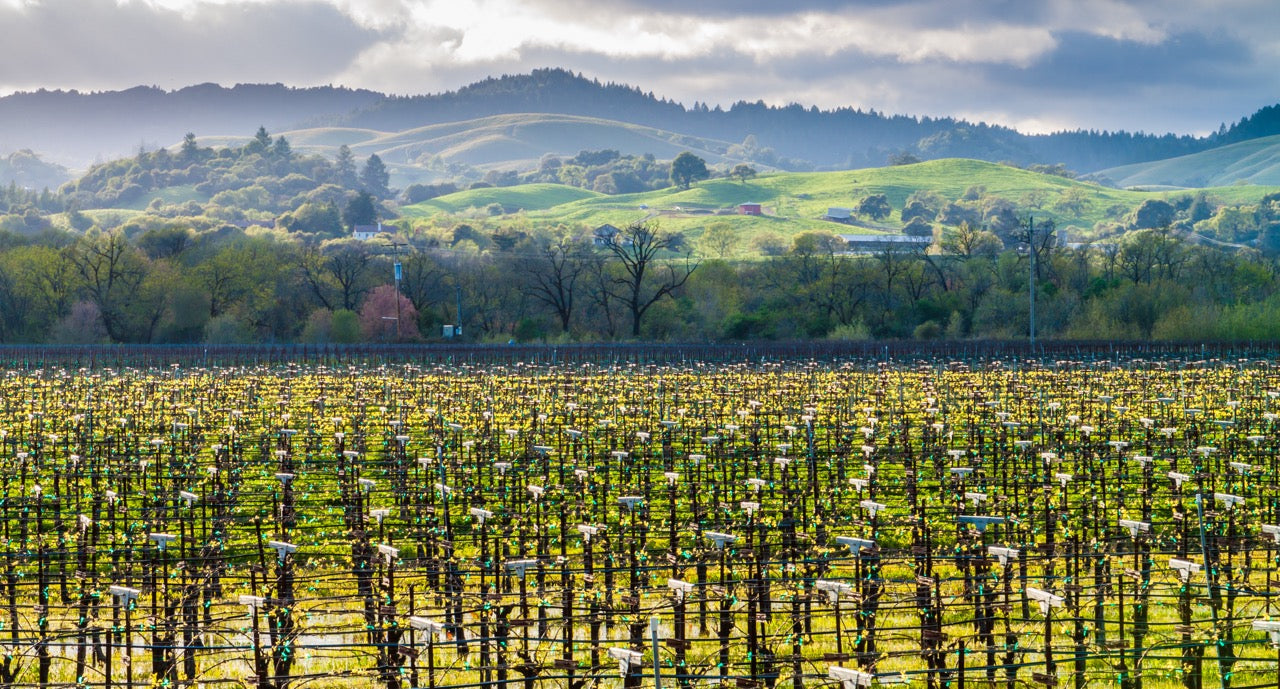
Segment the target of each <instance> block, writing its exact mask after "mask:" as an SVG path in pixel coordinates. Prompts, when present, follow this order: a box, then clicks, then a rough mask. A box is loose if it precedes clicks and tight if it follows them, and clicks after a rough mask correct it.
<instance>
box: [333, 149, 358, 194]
mask: <svg viewBox="0 0 1280 689" xmlns="http://www.w3.org/2000/svg"><path fill="white" fill-rule="evenodd" d="M333 167H334V175H335V177H336V180H335V181H336V182H337V184H338V185H339V186H341V187H343V188H346V189H355V188H356V158H355V156H354V155H352V154H351V147H350V146H348V145H346V144H342V145H341V146H339V147H338V158H337V160H335V161H334V162H333Z"/></svg>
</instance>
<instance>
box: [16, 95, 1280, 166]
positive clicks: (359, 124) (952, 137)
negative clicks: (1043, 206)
mask: <svg viewBox="0 0 1280 689" xmlns="http://www.w3.org/2000/svg"><path fill="white" fill-rule="evenodd" d="M513 113H543V114H548V113H553V114H562V115H574V116H580V117H591V118H599V119H608V120H617V121H620V122H624V123H629V124H634V125H641V126H646V127H653V128H656V129H661V130H665V131H669V132H674V133H678V134H685V135H689V136H692V137H698V138H703V139H714V140H718V141H725V142H741V143H738V144H737V145H738V146H739V147H740V148H741V150H735V151H730V152H728V153H729V155H730V157H733V158H739V157H742V158H750V159H752V160H756V161H759V162H762V163H765V164H771V165H777V166H778V167H782V168H790V169H808V168H816V169H847V168H859V167H866V166H875V165H883V164H885V162H886V160H887V159H888V158H889V157H890V156H891V155H898V156H900V157H901V156H903V155H909V156H914V157H917V158H921V159H936V158H948V157H967V158H976V159H981V160H990V161H1011V162H1015V163H1018V164H1024V165H1025V164H1033V163H1040V164H1054V163H1064V164H1066V166H1067V167H1068V168H1071V169H1073V170H1076V171H1079V172H1090V171H1094V170H1099V169H1103V168H1114V167H1118V166H1123V165H1130V164H1134V163H1142V162H1149V161H1154V160H1160V159H1164V158H1172V157H1175V156H1182V155H1188V154H1192V153H1198V152H1201V151H1205V150H1208V149H1210V148H1214V147H1216V146H1219V145H1223V144H1226V143H1235V142H1239V141H1245V140H1249V139H1253V138H1258V137H1261V136H1269V135H1274V134H1280V106H1268V107H1266V108H1263V109H1261V110H1259V111H1258V112H1256V113H1254V114H1253V115H1251V116H1249V117H1246V118H1243V119H1241V120H1240V121H1239V122H1238V123H1236V124H1234V125H1232V126H1231V127H1230V128H1228V127H1226V126H1223V127H1221V128H1219V130H1218V131H1217V132H1215V133H1214V134H1212V135H1210V136H1206V137H1192V136H1185V135H1184V136H1177V135H1172V134H1166V135H1152V134H1145V133H1129V132H1104V131H1074V132H1061V133H1055V134H1046V135H1029V134H1023V133H1020V132H1017V131H1015V130H1013V129H1010V128H1008V127H1002V126H998V125H989V124H984V123H971V122H967V121H964V120H959V119H954V118H931V117H921V118H917V117H911V116H906V115H884V114H881V113H879V112H876V111H874V110H871V111H864V110H859V109H853V108H838V109H835V110H820V109H818V108H816V107H804V106H801V105H788V106H781V107H777V106H768V105H765V104H764V103H763V102H759V101H757V102H754V103H749V102H745V101H744V102H739V103H735V104H734V105H732V106H730V107H729V108H727V109H722V108H720V107H715V108H711V107H708V106H707V105H705V104H702V103H694V104H693V105H691V106H686V105H683V104H681V103H677V102H674V101H671V100H668V99H665V98H661V97H658V96H656V95H654V94H653V93H647V92H644V91H642V90H641V89H639V88H637V87H634V86H627V85H622V84H615V83H601V82H599V81H597V80H592V79H587V78H585V77H583V76H581V75H577V74H574V73H572V72H569V71H567V70H563V69H540V70H534V71H532V72H530V73H528V74H519V75H505V76H501V77H492V78H489V79H484V80H482V81H479V82H476V83H474V84H471V85H468V86H465V87H463V88H460V89H457V90H455V91H448V92H444V93H438V94H432V95H424V96H387V95H384V94H381V93H377V92H374V91H367V90H358V89H348V88H341V87H329V86H325V87H312V88H294V87H287V86H283V85H280V84H239V85H236V86H233V87H223V86H218V85H216V84H200V85H196V86H190V87H186V88H183V89H178V90H176V91H165V90H162V89H158V88H154V87H137V88H132V89H128V90H124V91H108V92H94V93H82V92H76V91H45V90H41V91H35V92H25V93H16V94H13V95H10V96H6V97H3V98H0V155H5V154H8V153H11V152H13V151H17V150H20V149H31V150H34V151H36V152H37V153H39V154H41V155H42V156H44V157H45V158H47V159H49V160H51V161H53V162H57V163H61V164H64V165H69V166H72V167H83V166H86V165H88V164H89V163H90V162H91V161H93V160H95V159H96V160H105V159H111V158H115V157H120V156H122V155H129V154H131V153H133V152H136V151H137V150H138V149H139V147H143V148H155V147H159V146H171V145H174V144H176V143H178V142H179V141H180V140H181V139H182V137H183V135H184V134H186V133H187V132H194V133H195V134H197V135H198V136H201V137H205V136H245V135H248V134H250V133H252V132H253V131H254V130H256V129H257V127H258V126H259V125H262V126H265V127H267V129H268V130H271V131H282V130H294V129H302V128H310V127H326V126H341V127H353V128H367V129H373V130H378V131H381V132H387V133H394V132H399V131H404V130H410V129H416V128H422V127H427V126H431V125H436V124H443V123H449V122H458V121H462V120H479V119H483V118H487V117H493V116H497V115H508V114H513Z"/></svg>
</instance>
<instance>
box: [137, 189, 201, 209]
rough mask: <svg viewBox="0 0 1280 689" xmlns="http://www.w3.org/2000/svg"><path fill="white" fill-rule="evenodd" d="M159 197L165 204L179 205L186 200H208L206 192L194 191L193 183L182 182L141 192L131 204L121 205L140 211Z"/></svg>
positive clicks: (199, 201)
mask: <svg viewBox="0 0 1280 689" xmlns="http://www.w3.org/2000/svg"><path fill="white" fill-rule="evenodd" d="M156 199H159V200H160V202H161V203H163V204H165V205H179V204H183V203H186V202H188V201H195V202H196V203H206V202H208V200H209V196H208V195H207V194H201V193H200V192H198V191H196V188H195V185H193V184H183V185H179V186H175V187H165V188H163V189H155V190H152V191H149V192H147V193H146V194H143V195H142V197H141V198H139V199H138V200H137V201H134V202H133V203H131V204H128V205H126V206H123V208H125V209H127V210H135V211H141V210H146V208H147V206H149V205H151V202H152V201H155V200H156Z"/></svg>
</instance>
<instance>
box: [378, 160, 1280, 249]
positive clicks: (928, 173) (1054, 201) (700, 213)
mask: <svg viewBox="0 0 1280 689" xmlns="http://www.w3.org/2000/svg"><path fill="white" fill-rule="evenodd" d="M970 187H978V188H980V190H982V191H984V192H987V193H991V195H996V196H1000V197H1004V199H1007V200H1010V201H1012V202H1014V204H1016V205H1018V206H1019V209H1020V210H1021V211H1024V213H1033V214H1034V215H1036V216H1039V218H1044V219H1052V220H1053V222H1055V223H1056V224H1057V225H1059V227H1064V228H1065V227H1073V228H1075V229H1073V232H1075V233H1076V234H1078V237H1076V238H1082V239H1087V238H1089V234H1091V231H1092V228H1093V225H1094V224H1096V223H1098V222H1101V220H1108V219H1119V218H1120V216H1123V215H1125V214H1128V213H1130V211H1132V210H1133V209H1135V207H1137V206H1138V205H1140V204H1142V202H1143V201H1144V200H1147V199H1167V197H1175V196H1179V195H1185V193H1187V192H1185V191H1164V192H1142V191H1126V190H1115V188H1108V187H1102V186H1098V184H1093V183H1087V182H1078V181H1074V179H1068V178H1064V177H1055V175H1047V174H1038V173H1033V172H1028V170H1023V169H1018V168H1010V166H1006V165H998V164H995V163H984V161H979V160H964V159H947V160H931V161H927V163H919V164H915V165H900V166H891V168H869V169H863V170H849V172H829V173H774V174H765V175H760V177H758V178H755V179H750V181H748V182H745V183H742V182H737V181H731V179H723V178H721V179H710V181H705V182H701V183H699V184H694V186H692V187H691V188H689V190H678V188H667V190H658V191H650V192H644V193H631V195H618V196H605V195H598V193H590V192H584V191H581V190H572V192H575V193H570V191H568V188H567V187H559V188H558V190H561V191H557V192H556V193H550V191H549V190H556V188H557V187H556V186H553V184H532V186H524V187H507V188H492V190H474V191H466V192H458V193H454V195H449V196H442V197H439V199H434V200H431V201H428V202H425V204H419V205H416V206H407V207H406V209H403V211H404V214H406V216H410V218H421V216H428V215H435V214H440V213H457V211H460V210H463V209H467V207H484V206H485V205H488V204H494V202H497V204H500V205H503V206H511V207H521V209H525V210H526V211H529V213H527V215H529V219H530V220H532V222H534V223H536V224H548V225H552V224H561V223H564V224H570V225H581V227H598V225H600V224H604V223H612V224H614V225H620V224H626V223H632V222H637V220H643V219H646V218H649V219H657V220H658V222H659V223H660V224H663V225H666V227H671V228H672V229H682V231H691V232H694V233H695V234H696V232H698V231H699V229H700V228H701V227H705V225H707V224H708V223H709V222H712V220H713V219H721V220H726V222H730V223H732V224H733V225H735V227H736V228H740V229H741V231H744V232H745V233H748V232H754V231H759V229H763V228H768V229H772V231H777V232H782V233H785V234H787V236H791V234H795V233H799V232H805V231H810V229H824V231H829V232H849V229H847V228H846V227H845V225H841V224H837V223H829V222H824V220H822V216H823V215H824V214H826V213H827V209H828V207H831V206H844V207H849V206H854V205H856V202H858V200H860V199H861V197H864V196H868V195H873V193H884V195H886V196H887V197H888V200H890V204H891V205H892V206H893V209H895V211H893V214H892V215H891V216H890V218H888V219H887V220H886V223H884V227H883V229H893V228H896V227H900V219H899V213H900V211H901V207H902V205H904V204H905V202H906V199H908V197H909V196H910V195H911V193H914V192H916V191H922V190H927V191H933V192H936V193H938V195H940V196H942V197H943V199H946V200H955V199H959V197H960V196H961V195H964V193H965V192H966V191H969V190H970ZM1206 191H1207V192H1208V193H1211V195H1212V196H1215V197H1217V199H1221V200H1224V201H1230V202H1242V201H1248V200H1252V199H1257V197H1261V196H1262V195H1265V193H1267V192H1270V191H1275V190H1272V188H1267V187H1260V186H1231V187H1222V188H1208V190H1206ZM1070 197H1074V199H1075V200H1078V206H1079V207H1078V210H1073V209H1070V207H1062V206H1060V204H1061V202H1062V201H1064V200H1065V199H1070ZM744 202H759V204H763V205H764V207H765V215H764V216H763V218H751V216H744V215H733V214H728V215H717V211H721V213H730V211H731V210H732V209H735V207H736V206H737V205H739V204H744Z"/></svg>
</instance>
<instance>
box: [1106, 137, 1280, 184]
mask: <svg viewBox="0 0 1280 689" xmlns="http://www.w3.org/2000/svg"><path fill="white" fill-rule="evenodd" d="M1098 174H1101V175H1106V176H1107V177H1109V178H1110V179H1111V180H1113V181H1114V182H1115V183H1116V184H1117V185H1119V186H1121V187H1136V186H1141V187H1151V186H1157V185H1162V186H1171V187H1181V188H1198V187H1206V186H1219V187H1225V186H1231V185H1235V184H1239V183H1241V182H1244V183H1247V184H1258V185H1272V186H1275V185H1280V136H1268V137H1264V138H1261V139H1252V140H1250V141H1244V142H1241V143H1238V144H1231V145H1229V146H1221V147H1218V148H1214V149H1210V150H1208V151H1202V152H1200V153H1193V154H1191V155H1185V156H1179V157H1177V158H1169V159H1167V160H1156V161H1152V162H1149V163H1136V164H1134V165H1124V166H1121V167H1113V168H1109V169H1106V170H1101V171H1099V173H1098Z"/></svg>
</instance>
